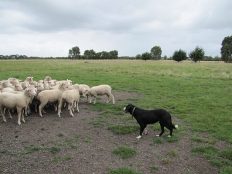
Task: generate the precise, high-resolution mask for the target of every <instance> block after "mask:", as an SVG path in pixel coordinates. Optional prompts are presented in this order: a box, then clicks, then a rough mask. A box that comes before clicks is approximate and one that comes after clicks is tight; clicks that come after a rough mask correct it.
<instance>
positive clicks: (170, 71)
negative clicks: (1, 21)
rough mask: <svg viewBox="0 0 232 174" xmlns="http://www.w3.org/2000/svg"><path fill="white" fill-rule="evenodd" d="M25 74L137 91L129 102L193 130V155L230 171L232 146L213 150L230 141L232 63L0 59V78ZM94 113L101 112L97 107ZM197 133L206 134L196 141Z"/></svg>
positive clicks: (23, 76)
mask: <svg viewBox="0 0 232 174" xmlns="http://www.w3.org/2000/svg"><path fill="white" fill-rule="evenodd" d="M29 75H31V76H33V77H34V80H38V79H42V78H44V76H46V75H50V76H51V77H52V78H54V79H57V80H60V79H62V80H63V79H67V78H68V79H71V80H72V81H74V82H75V83H85V84H88V85H90V86H93V85H98V84H105V83H106V84H110V85H111V86H112V87H113V90H118V91H129V92H136V93H138V94H140V95H141V96H142V97H139V99H138V100H135V101H133V102H134V103H135V104H136V105H138V106H140V107H144V108H166V109H167V110H169V111H170V112H171V113H172V114H173V115H174V116H175V117H177V118H178V119H179V120H180V122H181V123H183V125H180V128H181V127H183V129H182V130H183V131H192V133H191V134H192V136H193V137H192V141H193V142H195V143H199V147H198V144H197V145H196V147H195V148H194V149H193V153H194V154H195V153H197V154H198V153H200V154H203V155H205V157H206V158H207V159H209V160H210V161H212V163H213V164H215V165H216V166H218V167H221V168H222V170H221V171H222V173H223V172H224V171H225V172H224V173H227V172H228V171H229V172H230V171H231V170H232V169H231V168H228V167H225V166H227V165H230V164H232V163H231V157H227V156H226V155H225V154H228V153H229V154H231V148H229V149H219V150H218V149H215V147H214V145H215V144H216V142H217V141H224V142H226V143H228V144H229V147H231V143H232V115H231V109H232V64H225V63H223V62H200V63H192V62H181V63H176V62H172V61H140V60H138V61H130V60H109V61H108V60H104V61H102V60H96V61H92V60H87V61H84V60H81V61H73V60H26V61H24V60H22V61H21V60H20V61H0V80H1V79H7V78H9V77H16V78H19V79H24V78H25V77H26V76H29ZM127 102H128V101H125V104H126V103H127ZM120 107H122V106H118V108H117V109H120ZM94 109H98V110H104V109H105V108H102V105H100V104H99V105H98V104H97V105H96V106H95V108H94ZM117 109H114V108H113V107H112V106H109V107H107V108H106V110H107V112H108V113H110V112H112V113H114V114H117V112H118V110H117ZM99 119H100V118H99ZM112 126H114V125H112ZM112 126H111V128H112ZM202 134H203V135H206V136H205V137H204V138H198V137H199V135H202ZM178 138H181V136H180V137H178ZM156 143H163V140H162V139H161V140H159V142H156ZM201 145H202V146H201ZM223 156H224V157H223ZM111 173H116V172H111Z"/></svg>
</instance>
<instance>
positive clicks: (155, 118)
mask: <svg viewBox="0 0 232 174" xmlns="http://www.w3.org/2000/svg"><path fill="white" fill-rule="evenodd" d="M124 111H125V112H126V113H128V112H129V113H130V114H131V115H132V117H134V118H135V119H136V120H137V122H138V124H139V125H140V133H139V136H137V137H136V138H137V139H140V138H141V137H142V134H143V131H144V129H145V128H146V127H147V125H148V124H154V123H156V122H159V124H160V127H161V132H160V134H159V135H156V136H159V137H160V136H161V135H162V134H163V133H164V127H166V128H167V129H169V131H170V135H168V137H171V136H172V131H173V129H177V128H178V125H174V124H173V123H172V118H171V115H170V113H169V112H168V111H166V110H164V109H155V110H145V109H141V108H138V107H136V106H134V105H132V104H128V105H127V106H126V107H124Z"/></svg>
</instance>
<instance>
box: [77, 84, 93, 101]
mask: <svg viewBox="0 0 232 174" xmlns="http://www.w3.org/2000/svg"><path fill="white" fill-rule="evenodd" d="M78 86H79V92H80V95H81V96H83V97H85V98H86V99H87V101H88V96H89V91H90V87H89V86H88V85H86V84H78Z"/></svg>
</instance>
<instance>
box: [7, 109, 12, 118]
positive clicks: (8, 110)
mask: <svg viewBox="0 0 232 174" xmlns="http://www.w3.org/2000/svg"><path fill="white" fill-rule="evenodd" d="M7 112H8V114H9V117H10V119H12V115H11V112H10V109H7Z"/></svg>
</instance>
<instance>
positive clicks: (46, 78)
mask: <svg viewBox="0 0 232 174" xmlns="http://www.w3.org/2000/svg"><path fill="white" fill-rule="evenodd" d="M50 80H52V78H51V77H50V76H45V77H44V81H50Z"/></svg>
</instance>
